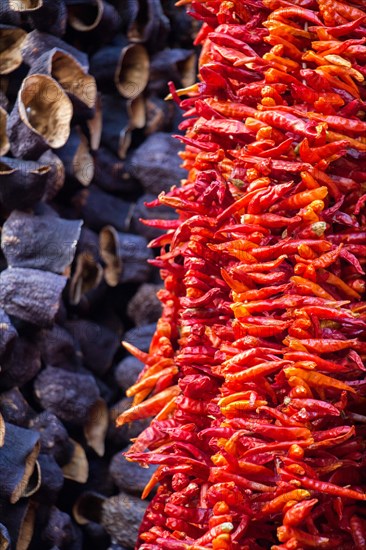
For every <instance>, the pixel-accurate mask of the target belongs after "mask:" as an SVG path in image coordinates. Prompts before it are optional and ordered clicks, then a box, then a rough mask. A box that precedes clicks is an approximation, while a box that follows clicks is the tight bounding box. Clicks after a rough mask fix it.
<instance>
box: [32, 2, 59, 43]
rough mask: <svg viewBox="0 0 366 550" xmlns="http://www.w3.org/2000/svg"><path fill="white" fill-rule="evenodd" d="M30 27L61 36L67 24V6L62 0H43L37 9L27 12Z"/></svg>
mask: <svg viewBox="0 0 366 550" xmlns="http://www.w3.org/2000/svg"><path fill="white" fill-rule="evenodd" d="M29 23H30V25H31V27H33V28H36V29H39V30H40V31H45V32H48V33H50V34H52V35H56V36H63V35H64V34H65V31H66V24H67V8H66V5H65V2H64V0H43V3H42V6H41V7H40V8H39V9H38V10H33V11H31V12H30V13H29Z"/></svg>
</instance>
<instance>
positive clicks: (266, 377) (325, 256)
mask: <svg viewBox="0 0 366 550" xmlns="http://www.w3.org/2000/svg"><path fill="white" fill-rule="evenodd" d="M179 3H180V4H184V3H186V0H181V1H180V2H179ZM190 11H191V13H192V15H193V16H194V17H195V18H197V19H199V20H201V21H203V25H202V27H201V30H200V32H199V35H198V37H197V39H196V42H197V44H202V46H203V47H202V54H201V59H200V72H199V83H198V84H197V85H195V86H193V87H191V88H190V89H185V90H175V89H174V87H173V86H171V96H172V97H173V99H175V100H176V101H177V102H178V103H179V104H180V106H181V108H182V109H183V110H184V113H185V120H184V122H183V123H182V129H184V130H185V135H184V137H181V139H182V141H183V142H184V143H185V144H186V148H185V151H184V153H182V158H183V165H184V166H185V167H186V168H187V169H188V170H189V172H188V177H187V180H186V181H184V182H183V185H182V186H181V187H177V188H173V189H172V190H171V191H170V192H169V193H167V194H161V196H160V197H159V203H160V204H164V205H169V206H171V207H173V208H175V209H176V210H177V212H178V213H179V219H178V220H170V221H164V220H155V221H153V222H151V221H150V222H147V223H149V224H153V225H155V226H156V227H160V228H165V229H166V230H167V231H166V233H165V234H164V235H163V236H162V237H159V238H158V239H156V240H155V241H154V242H153V243H152V245H151V246H154V247H156V246H159V247H161V254H160V256H159V257H158V258H157V259H155V260H153V261H152V262H153V263H154V265H156V266H158V267H159V268H160V269H161V274H162V277H163V279H164V283H165V288H164V290H162V291H160V299H161V301H162V304H163V307H164V309H163V315H162V318H161V319H160V321H159V323H158V327H157V331H156V334H155V336H154V338H153V341H152V344H151V349H150V352H149V353H147V354H146V353H142V352H140V351H139V350H137V349H134V348H133V347H132V346H127V347H128V349H129V351H130V352H131V353H133V354H135V355H136V356H137V357H138V358H139V359H141V360H142V361H143V362H144V363H145V368H144V370H143V373H142V375H141V376H140V378H139V380H138V381H137V383H136V384H135V385H134V386H133V387H132V388H130V390H129V395H130V396H134V406H133V407H132V408H131V409H130V410H129V411H127V412H125V413H123V414H122V415H121V416H120V418H119V423H120V424H123V423H125V422H129V421H131V420H134V419H137V418H141V417H149V416H154V417H155V418H154V420H153V421H152V423H151V425H150V427H149V428H148V429H147V430H145V432H143V433H142V434H141V435H140V436H139V437H138V438H137V440H135V442H134V444H133V445H132V448H131V451H130V452H129V455H128V458H129V459H130V460H134V461H138V462H140V463H141V464H142V465H148V464H158V465H159V466H158V469H157V471H156V473H155V474H154V475H153V477H152V479H151V481H150V483H149V484H148V486H147V487H146V489H145V492H144V495H143V496H144V497H145V496H147V495H148V494H149V492H150V491H151V489H152V488H153V487H154V486H155V484H156V483H158V482H159V483H160V484H159V487H158V489H157V493H156V495H155V496H154V497H153V499H152V501H151V503H150V505H149V507H148V510H147V513H146V516H145V519H144V521H143V523H142V525H141V529H140V535H139V540H138V542H137V544H136V549H140V550H161V549H171V550H203V549H206V548H213V549H215V550H260V549H269V548H271V549H272V550H285V549H286V550H295V549H296V550H307V549H311V548H332V549H334V550H354V549H357V550H361V549H365V548H366V451H365V435H366V382H365V380H364V376H365V370H366V368H365V365H364V359H365V356H366V338H365V336H366V302H365V301H363V300H365V267H366V212H365V208H364V207H365V203H366V120H365V111H366V86H365V78H366V10H365V3H364V0H352V1H351V2H348V1H347V2H343V1H341V0H246V1H245V2H243V1H242V0H230V1H220V0H200V1H194V2H192V4H191V7H190ZM152 206H153V204H152Z"/></svg>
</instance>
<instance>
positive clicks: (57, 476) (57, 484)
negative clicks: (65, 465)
mask: <svg viewBox="0 0 366 550" xmlns="http://www.w3.org/2000/svg"><path fill="white" fill-rule="evenodd" d="M37 463H38V465H39V468H40V472H41V480H42V481H41V485H40V487H39V489H38V491H37V495H36V496H35V498H36V499H37V502H41V503H45V504H47V505H48V506H49V505H50V504H51V503H52V502H56V500H57V497H58V494H59V492H60V491H61V489H62V487H63V485H64V476H63V473H62V470H61V468H60V466H59V465H58V464H57V462H56V460H55V459H54V458H53V456H49V455H46V454H42V453H41V454H40V455H38V460H37Z"/></svg>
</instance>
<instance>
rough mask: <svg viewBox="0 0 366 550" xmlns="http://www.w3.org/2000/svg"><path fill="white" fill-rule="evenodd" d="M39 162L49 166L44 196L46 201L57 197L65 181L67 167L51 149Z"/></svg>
mask: <svg viewBox="0 0 366 550" xmlns="http://www.w3.org/2000/svg"><path fill="white" fill-rule="evenodd" d="M38 162H40V163H41V164H44V165H46V166H49V168H50V171H49V174H48V177H47V184H46V188H45V190H44V194H43V196H42V200H43V201H44V202H49V201H51V200H52V199H54V198H55V197H56V195H57V194H58V193H59V191H60V190H61V189H62V188H63V186H64V183H65V167H64V165H63V162H62V160H61V159H60V158H59V157H58V156H57V155H56V154H55V153H54V152H53V151H51V150H50V149H49V150H48V151H46V152H45V153H43V155H41V156H40V157H39V159H38Z"/></svg>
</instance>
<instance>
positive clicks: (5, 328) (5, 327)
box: [0, 309, 18, 358]
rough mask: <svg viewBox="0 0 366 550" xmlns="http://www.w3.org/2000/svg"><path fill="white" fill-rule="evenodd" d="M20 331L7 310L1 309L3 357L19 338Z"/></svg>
mask: <svg viewBox="0 0 366 550" xmlns="http://www.w3.org/2000/svg"><path fill="white" fill-rule="evenodd" d="M17 336H18V333H17V331H16V329H15V328H14V327H13V325H12V324H11V321H10V319H9V317H8V316H7V315H6V313H5V311H4V310H2V309H0V357H1V358H2V357H3V356H4V355H5V353H6V352H7V351H8V350H9V348H10V347H11V345H12V344H13V343H14V340H15V338H17Z"/></svg>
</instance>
